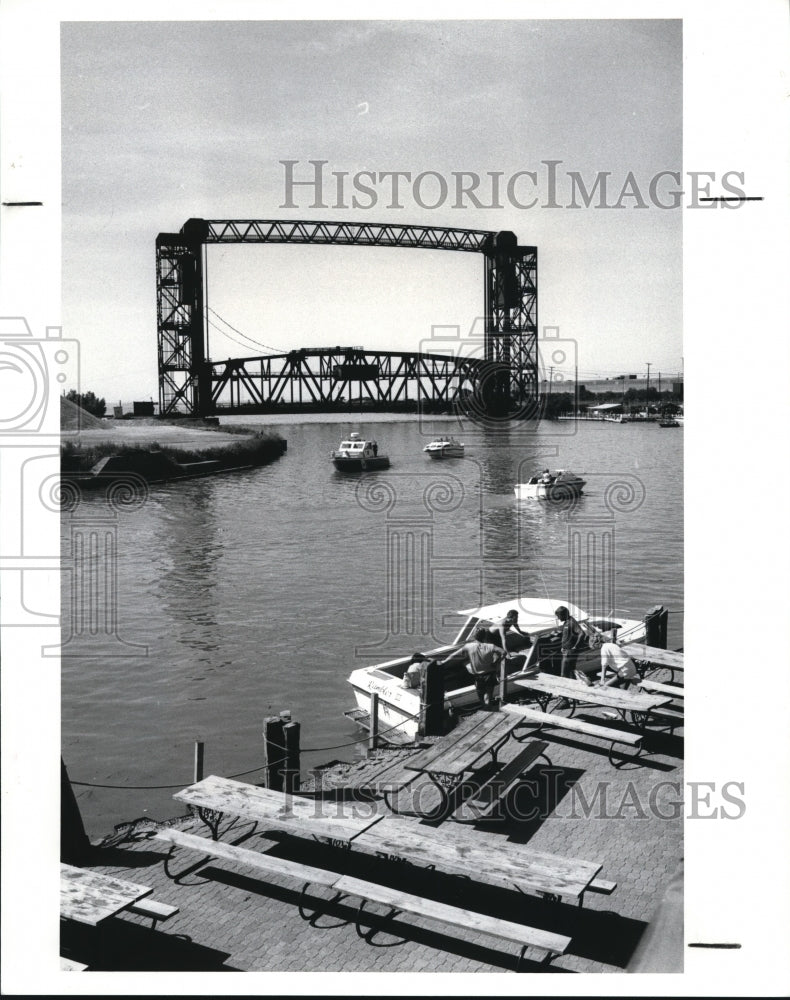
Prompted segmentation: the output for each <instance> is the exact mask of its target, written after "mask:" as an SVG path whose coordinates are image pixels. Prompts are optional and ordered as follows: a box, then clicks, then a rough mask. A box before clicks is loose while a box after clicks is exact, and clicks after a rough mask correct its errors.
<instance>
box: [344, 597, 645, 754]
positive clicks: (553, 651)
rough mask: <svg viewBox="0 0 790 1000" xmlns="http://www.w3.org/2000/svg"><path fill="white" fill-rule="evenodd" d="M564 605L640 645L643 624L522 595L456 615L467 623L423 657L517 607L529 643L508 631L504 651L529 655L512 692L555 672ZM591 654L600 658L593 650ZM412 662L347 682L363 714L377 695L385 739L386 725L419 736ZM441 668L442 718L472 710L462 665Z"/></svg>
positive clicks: (438, 653) (471, 687)
mask: <svg viewBox="0 0 790 1000" xmlns="http://www.w3.org/2000/svg"><path fill="white" fill-rule="evenodd" d="M563 604H564V605H565V607H567V608H568V610H569V611H570V613H571V615H572V616H573V617H574V618H575V619H576V620H577V621H578V622H581V623H588V624H589V625H590V626H592V627H593V628H594V629H595V630H596V631H599V632H603V633H604V634H605V635H607V636H608V637H612V636H613V635H616V636H617V638H618V640H623V639H626V640H628V641H633V642H641V641H644V636H645V623H644V622H642V621H638V620H636V619H630V618H622V617H619V616H617V617H615V616H611V617H607V618H590V616H589V615H587V613H586V612H584V611H583V610H582V609H581V608H578V607H576V606H575V605H573V604H570V603H569V602H568V601H567V600H565V599H564V598H557V599H549V598H536V597H520V598H514V599H511V600H509V601H500V602H499V603H497V604H490V605H486V606H484V607H480V608H473V609H466V610H465V611H459V612H457V613H458V615H459V616H465V619H466V620H465V621H464V623H463V625H462V627H461V629H460V630H459V632H458V634H457V635H456V637H455V639H454V640H453V642H452V643H450V644H448V645H446V646H439V647H437V648H435V649H430V650H425V651H424V656H425V657H426V658H429V659H439V660H441V659H444V658H445V657H447V656H449V654H450V653H452V652H453V650H455V649H459V648H460V647H461V646H462V645H463V644H464V643H465V642H467V641H468V640H469V639H471V638H472V637H473V635H474V633H475V630H476V629H477V628H478V627H479V626H482V627H489V626H490V625H491V624H492V623H493V622H497V621H500V620H501V619H502V618H503V617H504V616H505V615H506V614H507V612H508V611H510V610H511V609H513V608H515V609H516V610H517V611H518V627H519V629H521V631H522V632H526V633H527V634H528V636H529V639H530V641H531V643H532V645H531V646H530V647H529V648H527V640H526V639H524V638H523V637H521V636H519V635H518V634H517V633H509V634H508V636H507V647H508V651H510V652H518V651H519V650H521V649H523V650H525V655H526V657H527V659H526V661H525V662H524V663H523V665H521V666H520V667H518V668H516V669H514V670H513V672H512V673H510V672H509V673H508V674H507V680H506V684H507V686H508V687H507V690H508V691H510V692H511V693H512V690H513V688H512V682H513V681H515V680H520V679H524V678H526V677H529V676H534V674H535V671H536V668H537V669H538V670H547V671H548V672H551V671H552V669H558V664H559V659H560V655H561V654H560V651H559V641H560V638H559V631H558V624H557V620H556V618H555V617H554V611H555V609H556V608H557V607H558V606H560V605H563ZM594 655H595V656H598V655H599V654H598V653H597V651H596V652H595V653H594ZM411 663H412V655H411V654H409V655H406V656H400V657H398V658H397V659H394V660H387V661H386V662H384V663H377V664H374V665H372V666H367V667H360V668H359V669H358V670H354V671H353V672H352V673H351V674H350V676H349V678H348V682H349V684H350V685H351V687H352V688H353V689H354V695H355V698H356V703H357V706H358V708H359V709H360V710H361V712H362V713H364V714H367V715H369V714H370V704H371V694H373V693H374V692H375V693H376V694H378V718H379V732H380V733H381V734H382V736H384V738H385V739H386V730H387V729H388V728H390V727H392V728H395V729H396V730H397V732H398V733H399V734H400V735H401V737H403V736H407V737H408V738H410V739H414V738H415V737H416V736H417V735H418V726H419V718H420V688H419V682H417V683H416V685H414V686H413V683H412V677H415V678H416V677H418V671H417V669H415V670H413V671H412V672H411V673H410V671H409V667H410V664H411ZM443 670H444V692H445V694H444V712H445V715H447V716H449V715H450V714H458V712H459V711H463V710H464V709H466V710H472V709H473V708H475V707H476V706H477V705H478V703H479V702H478V695H477V690H476V688H475V684H474V678H473V677H472V675H471V674H469V673H468V672H467V670H466V668H465V666H464V665H463V663H462V662H460V661H459V662H455V663H449V664H446V665H445V666H444V667H443Z"/></svg>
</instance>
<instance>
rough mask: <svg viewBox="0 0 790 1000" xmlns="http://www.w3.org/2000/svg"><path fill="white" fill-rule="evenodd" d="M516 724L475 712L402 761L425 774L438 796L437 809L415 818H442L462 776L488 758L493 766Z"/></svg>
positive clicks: (504, 715)
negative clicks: (435, 740)
mask: <svg viewBox="0 0 790 1000" xmlns="http://www.w3.org/2000/svg"><path fill="white" fill-rule="evenodd" d="M519 724H520V720H519V719H518V718H515V717H514V716H512V715H510V714H509V713H506V712H476V713H475V714H474V715H471V716H468V717H467V718H466V719H463V720H462V721H461V722H460V723H459V724H458V725H457V726H456V728H455V729H454V730H453V731H452V732H451V733H449V734H448V735H446V736H444V737H442V739H441V740H439V741H437V742H436V743H435V744H434V745H433V746H430V747H428V749H427V750H422V751H420V752H419V753H416V754H414V756H412V757H409V758H408V760H405V761H404V763H403V766H404V767H405V768H406V769H408V770H410V771H416V772H418V773H419V774H424V775H426V776H427V777H428V778H429V779H430V780H431V781H432V782H433V784H434V785H435V786H436V787H437V788H438V789H439V792H440V795H441V802H440V804H439V806H438V808H436V809H434V810H431V811H430V812H428V813H423V812H420V811H417V815H420V816H423V817H424V818H428V817H433V816H441V815H444V814H445V812H446V809H447V805H448V803H449V799H450V795H451V793H452V792H453V790H455V789H456V788H457V787H458V786H459V785H460V784H461V783H462V782H463V778H464V774H466V772H468V771H474V770H475V769H476V768H477V767H479V765H480V763H481V761H485V759H486V757H487V756H488V755H490V757H491V760H492V762H493V763H496V760H497V753H498V751H499V750H500V748H501V747H502V746H503V745H504V744H505V743H506V742H507V741H508V740H509V739H510V736H511V734H512V733H513V730H514V729H515V728H516V727H517V726H518V725H519Z"/></svg>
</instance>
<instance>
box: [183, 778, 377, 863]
mask: <svg viewBox="0 0 790 1000" xmlns="http://www.w3.org/2000/svg"><path fill="white" fill-rule="evenodd" d="M173 798H174V799H177V800H178V801H179V802H184V803H186V805H188V806H194V807H196V808H197V812H198V815H199V816H200V818H201V819H202V820H203V822H204V823H205V824H206V825H207V826H208V827H209V829H210V830H211V835H212V838H213V839H214V840H217V831H218V828H219V824H220V822H221V820H222V817H223V816H233V817H238V818H239V819H244V820H252V821H254V822H256V823H258V822H265V823H267V824H268V825H269V826H270V827H274V828H276V829H280V830H286V831H287V832H289V833H293V834H295V835H296V836H309V837H315V838H316V839H318V840H324V841H328V842H329V843H331V844H333V845H334V846H339V847H348V846H349V844H350V842H351V841H352V840H353V839H354V837H356V836H358V835H359V834H360V833H362V832H363V831H364V830H367V828H368V827H369V826H372V824H373V823H376V822H377V821H378V820H379V819H380V818H381V817H380V816H375V815H374V816H371V814H370V806H369V805H363V806H362V807H361V810H360V813H359V814H358V815H355V814H354V808H353V804H350V803H347V802H345V803H344V802H323V801H319V800H318V799H306V798H300V797H299V796H295V795H290V794H286V793H284V792H276V791H273V790H271V789H269V788H259V787H258V786H257V785H249V784H246V783H245V782H243V781H234V780H233V779H232V778H220V777H217V775H214V774H212V775H209V777H208V778H204V779H203V780H202V781H198V782H197V783H196V784H194V785H190V786H189V787H188V788H184V789H183V790H182V791H180V792H176V794H175V795H174V796H173Z"/></svg>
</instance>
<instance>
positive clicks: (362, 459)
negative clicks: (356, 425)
mask: <svg viewBox="0 0 790 1000" xmlns="http://www.w3.org/2000/svg"><path fill="white" fill-rule="evenodd" d="M332 462H333V464H334V466H335V468H336V469H337V470H338V471H339V472H368V471H370V470H371V469H388V468H389V465H390V460H389V458H388V457H387V455H382V454H380V453H379V446H378V444H377V443H376V442H375V441H366V440H364V439H363V438H362V437H360V435H359V434H358V433H357V432H356V431H353V432H352V433H351V434H349V435H348V437H347V438H344V440H342V441H341V442H340V445H339V446H338V447H337V448H336V449H335V450H334V451H333V452H332Z"/></svg>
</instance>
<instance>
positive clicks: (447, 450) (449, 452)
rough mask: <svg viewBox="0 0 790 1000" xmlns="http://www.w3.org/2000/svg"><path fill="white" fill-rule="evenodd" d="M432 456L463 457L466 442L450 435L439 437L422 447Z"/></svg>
mask: <svg viewBox="0 0 790 1000" xmlns="http://www.w3.org/2000/svg"><path fill="white" fill-rule="evenodd" d="M422 450H423V451H424V452H426V453H427V454H428V455H430V456H431V458H463V457H464V443H463V441H457V440H456V439H455V438H454V437H452V435H451V436H450V437H437V438H434V439H433V441H431V443H430V444H426V446H425V447H424V448H423V449H422Z"/></svg>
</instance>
